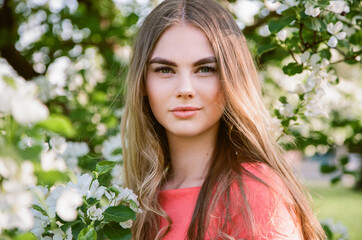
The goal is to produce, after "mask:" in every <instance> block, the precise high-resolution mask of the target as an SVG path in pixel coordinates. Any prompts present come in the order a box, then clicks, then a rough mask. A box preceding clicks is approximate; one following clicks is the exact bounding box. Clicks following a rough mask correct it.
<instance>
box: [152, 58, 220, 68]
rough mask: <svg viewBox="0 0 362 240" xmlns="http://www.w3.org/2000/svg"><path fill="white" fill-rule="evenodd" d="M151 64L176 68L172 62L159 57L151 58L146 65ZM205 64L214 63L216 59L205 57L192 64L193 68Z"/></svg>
mask: <svg viewBox="0 0 362 240" xmlns="http://www.w3.org/2000/svg"><path fill="white" fill-rule="evenodd" d="M152 63H159V64H165V65H169V66H173V67H177V64H176V63H175V62H173V61H170V60H168V59H165V58H160V57H155V58H152V59H151V60H150V61H149V62H148V64H152ZM206 63H216V57H207V58H202V59H200V60H197V61H196V62H194V63H193V64H192V66H193V67H196V66H200V65H202V64H206Z"/></svg>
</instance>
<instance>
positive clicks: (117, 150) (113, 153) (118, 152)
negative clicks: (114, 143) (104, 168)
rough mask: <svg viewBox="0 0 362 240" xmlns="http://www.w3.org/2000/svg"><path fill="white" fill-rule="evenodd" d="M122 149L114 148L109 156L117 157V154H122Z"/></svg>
mask: <svg viewBox="0 0 362 240" xmlns="http://www.w3.org/2000/svg"><path fill="white" fill-rule="evenodd" d="M122 152H123V151H122V148H116V149H115V150H114V151H113V152H112V153H111V154H112V155H118V154H122Z"/></svg>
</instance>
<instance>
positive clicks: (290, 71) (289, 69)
mask: <svg viewBox="0 0 362 240" xmlns="http://www.w3.org/2000/svg"><path fill="white" fill-rule="evenodd" d="M283 72H284V73H285V74H287V75H289V76H292V75H295V74H297V73H301V72H303V65H301V64H298V63H294V62H293V63H289V64H288V65H287V66H284V67H283Z"/></svg>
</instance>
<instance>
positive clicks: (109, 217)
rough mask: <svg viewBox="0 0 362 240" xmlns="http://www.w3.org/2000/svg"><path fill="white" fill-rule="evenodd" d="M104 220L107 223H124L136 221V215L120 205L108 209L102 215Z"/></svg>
mask: <svg viewBox="0 0 362 240" xmlns="http://www.w3.org/2000/svg"><path fill="white" fill-rule="evenodd" d="M103 216H104V220H105V221H107V222H125V221H128V220H130V219H132V220H136V214H135V213H134V212H133V210H132V209H130V208H129V207H127V206H124V205H120V206H115V207H109V208H107V209H106V211H104V213H103Z"/></svg>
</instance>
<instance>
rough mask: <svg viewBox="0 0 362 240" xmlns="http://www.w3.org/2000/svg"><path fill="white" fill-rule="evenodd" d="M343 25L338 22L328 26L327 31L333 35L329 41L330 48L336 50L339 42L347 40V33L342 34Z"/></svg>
mask: <svg viewBox="0 0 362 240" xmlns="http://www.w3.org/2000/svg"><path fill="white" fill-rule="evenodd" d="M342 28H343V23H342V22H340V21H338V22H336V23H335V24H333V23H329V24H328V25H327V31H328V32H329V33H330V34H331V35H332V36H331V37H330V38H329V40H328V46H330V47H332V48H334V47H336V46H337V43H338V40H342V39H344V38H346V36H347V33H346V32H341V30H342Z"/></svg>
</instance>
